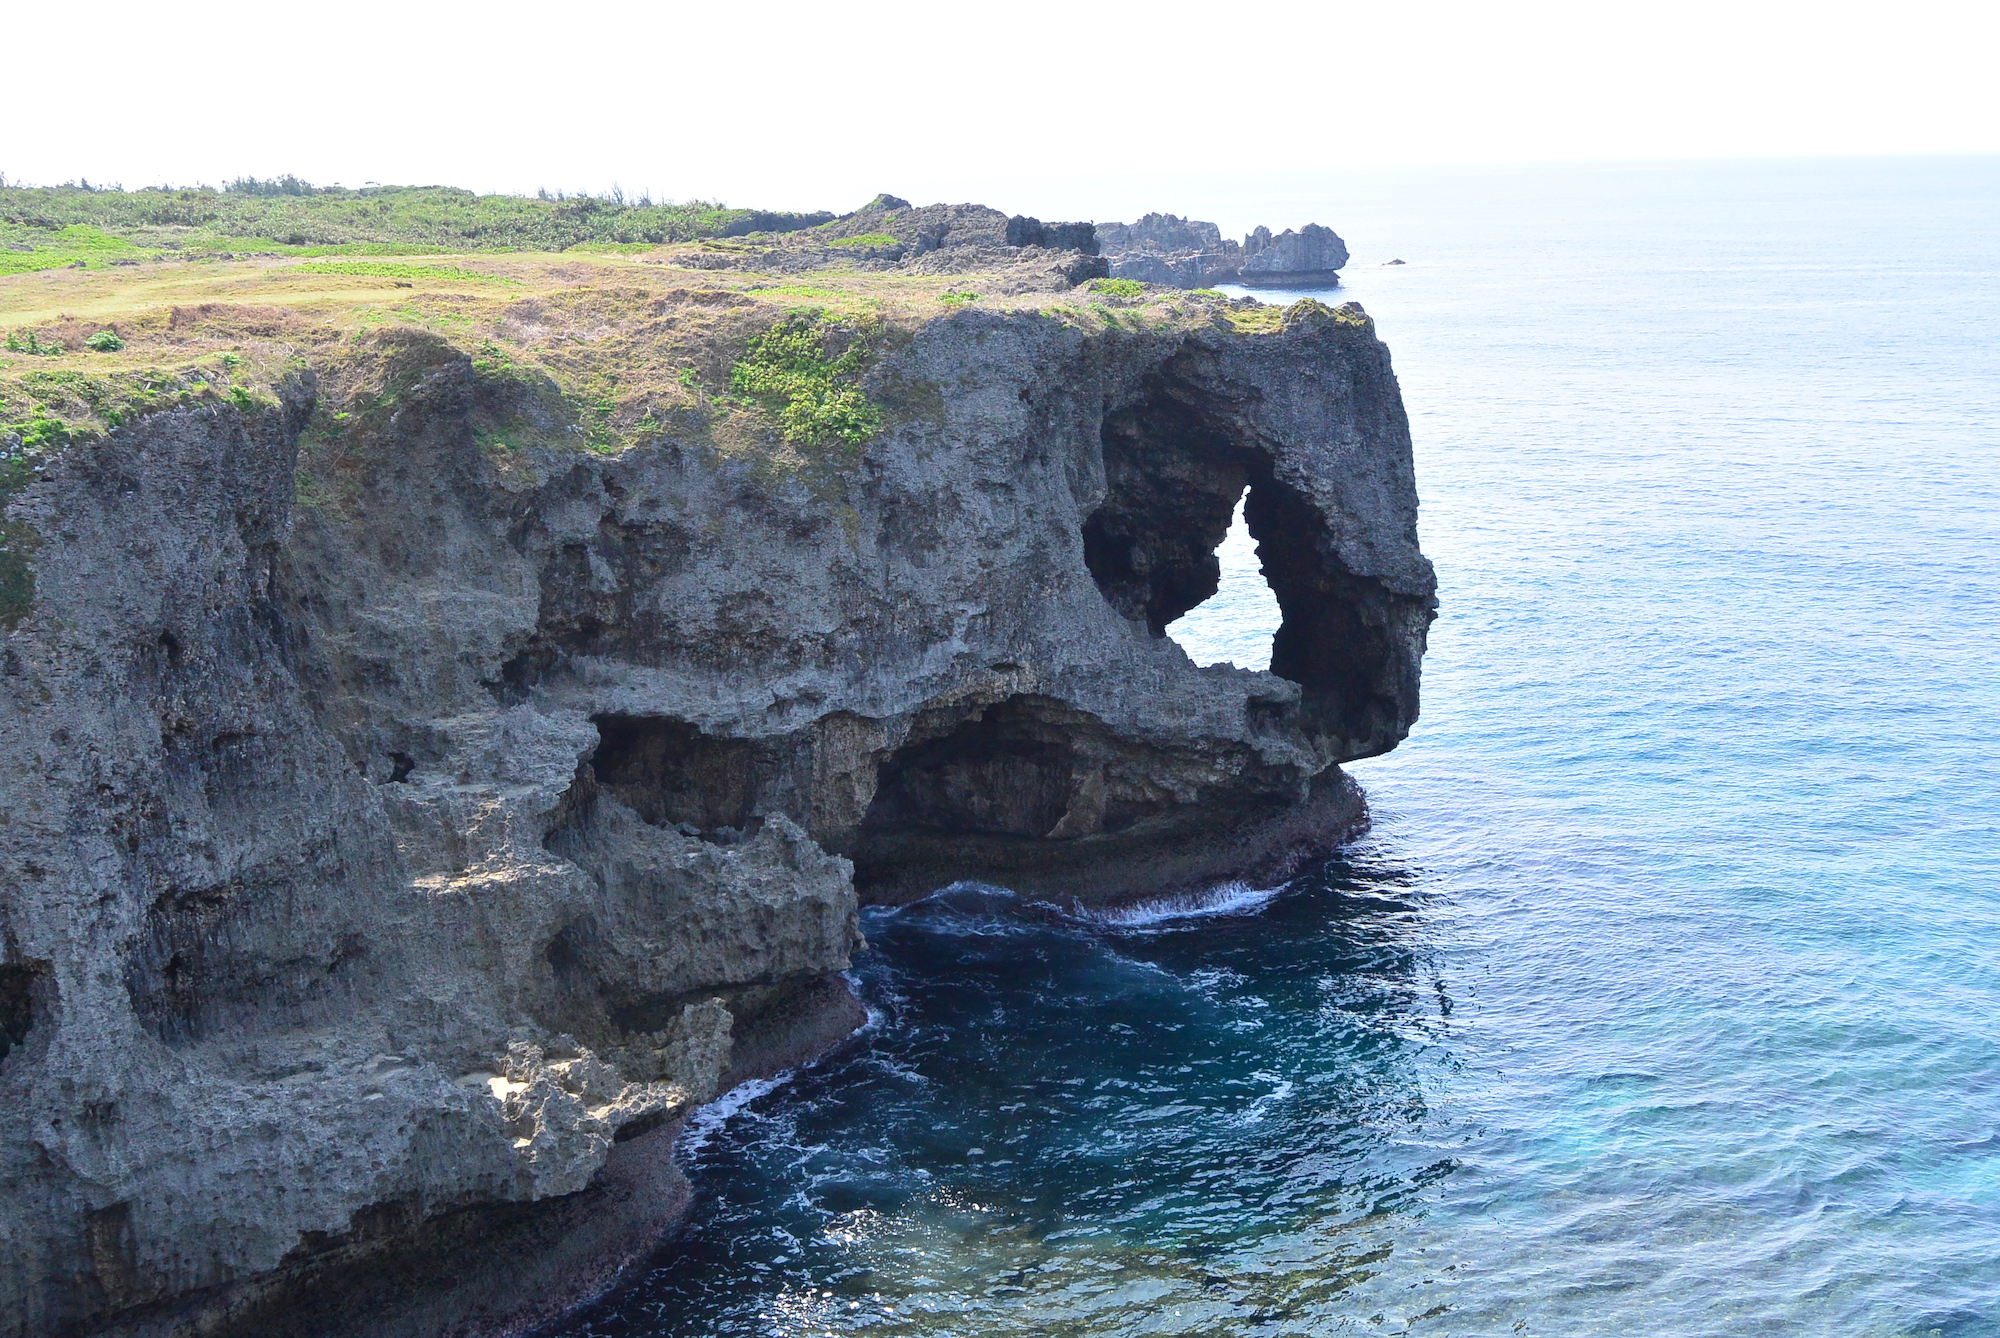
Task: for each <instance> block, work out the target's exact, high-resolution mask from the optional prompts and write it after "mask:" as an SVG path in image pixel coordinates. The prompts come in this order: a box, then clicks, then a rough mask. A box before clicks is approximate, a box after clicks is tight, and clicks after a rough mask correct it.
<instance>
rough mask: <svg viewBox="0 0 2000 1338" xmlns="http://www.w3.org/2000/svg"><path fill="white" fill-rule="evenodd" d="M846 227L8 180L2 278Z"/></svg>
mask: <svg viewBox="0 0 2000 1338" xmlns="http://www.w3.org/2000/svg"><path fill="white" fill-rule="evenodd" d="M833 217H834V215H833V214H831V213H827V212H819V213H793V212H773V211H770V210H762V209H730V208H727V207H725V206H723V205H720V204H711V203H708V202H706V201H701V200H691V201H688V202H686V203H684V204H656V203H654V202H653V201H652V200H650V199H645V198H640V199H628V198H626V197H624V196H623V194H622V193H614V194H613V195H612V196H610V197H608V198H607V197H599V196H591V195H580V196H571V197H551V196H548V195H546V194H544V195H539V196H518V195H476V194H474V193H473V192H471V191H468V190H457V189H454V188H452V187H448V186H366V187H363V188H361V189H359V190H346V189H343V188H341V187H337V186H335V187H315V186H312V185H309V184H307V183H306V182H303V181H299V180H298V179H297V178H293V177H282V178H279V179H277V180H275V181H257V180H255V179H252V178H246V179H244V180H241V181H237V182H233V183H231V184H230V185H229V186H227V187H225V188H223V189H221V190H216V189H212V188H209V187H195V188H191V189H170V188H166V187H158V188H153V189H146V190H134V191H127V190H105V189H101V188H98V187H93V186H91V185H89V184H87V183H85V184H78V185H68V186H32V187H31V186H8V185H6V184H4V182H0V275H4V274H17V273H22V272H24V271H30V270H38V269H54V268H61V267H66V266H81V267H84V268H89V269H95V268H100V267H103V266H108V265H116V264H121V263H126V264H129V263H133V262H136V261H139V260H146V259H157V258H160V257H162V256H170V255H171V256H180V257H184V258H187V259H202V258H206V257H213V256H220V255H231V256H234V255H238V254H242V253H245V252H249V253H255V254H270V255H341V254H348V255H397V254H431V253H438V252H466V251H566V250H571V249H573V248H576V247H587V246H591V245H593V244H595V245H609V246H621V245H625V246H630V245H639V246H661V245H667V244H671V243H676V242H691V241H697V240H699V239H701V238H705V237H739V236H743V235H745V234H748V233H753V232H788V231H795V230H797V229H800V228H807V227H813V226H816V225H818V224H821V223H825V222H828V221H829V220H831V219H832V218H833Z"/></svg>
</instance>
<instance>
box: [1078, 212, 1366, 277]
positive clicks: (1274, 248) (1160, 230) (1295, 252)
mask: <svg viewBox="0 0 2000 1338" xmlns="http://www.w3.org/2000/svg"><path fill="white" fill-rule="evenodd" d="M1096 232H1097V238H1096V239H1097V243H1098V250H1099V252H1100V253H1101V254H1102V255H1103V256H1104V257H1105V262H1106V264H1107V265H1108V266H1109V272H1110V275H1111V277H1112V278H1117V279H1136V280H1138V281H1139V282H1141V283H1152V284H1162V285H1166V286H1169V287H1174V288H1203V287H1208V286H1211V285H1214V284H1218V283H1241V284H1245V285H1248V286H1250V287H1253V288H1338V287H1340V268H1341V266H1343V265H1345V264H1346V263H1347V260H1348V255H1347V243H1345V242H1343V241H1342V240H1341V239H1340V237H1339V236H1338V235H1337V234H1336V233H1335V232H1334V231H1333V229H1331V228H1325V227H1321V226H1320V225H1319V224H1317V223H1308V224H1306V225H1305V226H1304V227H1303V228H1300V229H1299V230H1298V231H1296V232H1295V231H1293V230H1292V229H1290V228H1287V229H1285V230H1284V231H1283V232H1281V233H1279V234H1278V235H1277V236H1275V237H1274V236H1272V235H1271V230H1270V229H1269V228H1266V227H1258V228H1256V229H1254V230H1253V231H1251V233H1250V234H1249V235H1248V236H1246V237H1244V239H1243V240H1242V241H1241V242H1236V241H1232V240H1230V239H1228V238H1225V237H1224V236H1223V235H1222V232H1221V230H1220V229H1218V228H1217V227H1216V226H1215V224H1213V223H1203V222H1201V221H1200V220H1198V219H1185V218H1179V217H1176V216H1175V215H1173V214H1147V215H1145V216H1144V217H1142V218H1141V219H1140V220H1139V221H1138V222H1136V223H1130V224H1127V223H1099V224H1097V225H1096Z"/></svg>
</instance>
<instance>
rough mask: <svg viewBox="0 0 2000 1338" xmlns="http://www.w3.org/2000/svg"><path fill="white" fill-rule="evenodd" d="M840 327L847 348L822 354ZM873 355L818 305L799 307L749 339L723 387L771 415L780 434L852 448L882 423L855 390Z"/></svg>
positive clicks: (815, 444)
mask: <svg viewBox="0 0 2000 1338" xmlns="http://www.w3.org/2000/svg"><path fill="white" fill-rule="evenodd" d="M839 334H847V335H848V336H849V338H848V342H847V347H846V349H845V350H844V351H843V352H842V353H841V354H840V355H839V356H838V357H828V356H827V352H826V345H827V342H828V340H829V338H830V337H833V336H836V335H839ZM873 360H874V355H873V353H872V351H871V350H870V349H869V348H868V346H867V343H866V342H865V341H864V340H863V339H861V338H860V337H859V336H858V334H856V333H855V332H854V331H852V330H851V329H850V330H843V329H842V328H841V327H840V326H839V325H838V324H837V323H836V322H834V321H831V320H829V319H828V318H827V316H826V313H824V312H820V311H799V312H794V313H792V314H791V315H790V316H787V317H786V318H785V319H784V320H782V321H780V322H779V323H778V324H776V325H774V326H772V327H771V328H770V329H769V330H766V331H765V332H764V333H763V334H761V335H758V336H757V337H756V338H755V339H752V340H751V341H750V347H749V348H748V349H747V350H745V352H744V355H743V357H742V359H741V360H740V361H738V362H737V363H736V365H735V366H734V367H732V368H731V369H730V372H729V388H730V389H731V390H732V391H734V392H735V393H736V394H738V395H741V396H742V397H743V398H744V399H745V400H747V401H749V402H750V403H752V404H755V405H757V406H758V407H760V408H762V409H764V410H765V411H766V412H768V413H770V414H772V415H773V416H774V417H776V418H777V420H778V425H779V428H780V430H781V431H782V432H783V434H784V438H785V440H786V441H789V442H792V443H794V444H796V445H800V446H805V447H809V448H819V447H825V446H831V445H835V444H843V445H846V446H848V447H851V448H855V449H858V448H860V447H861V446H862V445H864V444H865V443H866V442H867V441H868V439H869V438H870V437H872V436H874V435H875V434H876V433H877V432H878V431H880V430H881V427H882V414H881V411H880V410H879V409H877V408H876V407H875V406H874V405H873V404H871V403H870V402H869V400H868V397H867V396H866V395H864V394H862V393H861V389H860V380H861V376H862V374H863V373H864V372H866V371H867V370H868V366H869V364H870V363H871V362H872V361H873Z"/></svg>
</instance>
